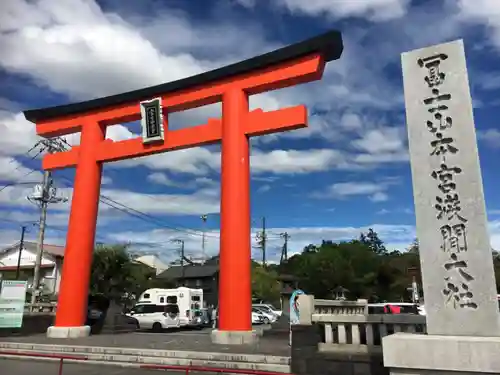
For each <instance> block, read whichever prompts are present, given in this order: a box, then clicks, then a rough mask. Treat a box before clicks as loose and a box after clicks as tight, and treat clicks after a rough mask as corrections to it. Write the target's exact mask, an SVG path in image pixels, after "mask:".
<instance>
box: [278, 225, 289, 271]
mask: <svg viewBox="0 0 500 375" xmlns="http://www.w3.org/2000/svg"><path fill="white" fill-rule="evenodd" d="M280 236H281V238H283V239H284V240H285V243H284V244H283V249H282V250H281V259H280V264H282V263H283V261H284V260H285V261H286V260H288V240H289V239H290V235H289V234H288V233H287V232H285V233H281V234H280Z"/></svg>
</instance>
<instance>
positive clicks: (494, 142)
mask: <svg viewBox="0 0 500 375" xmlns="http://www.w3.org/2000/svg"><path fill="white" fill-rule="evenodd" d="M477 138H478V140H480V141H484V142H485V143H486V144H487V145H488V146H490V147H493V148H500V131H498V130H497V129H488V130H485V131H478V132H477Z"/></svg>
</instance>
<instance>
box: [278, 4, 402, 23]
mask: <svg viewBox="0 0 500 375" xmlns="http://www.w3.org/2000/svg"><path fill="white" fill-rule="evenodd" d="M275 3H277V4H279V5H281V6H284V7H286V8H288V9H289V10H290V11H291V12H292V13H293V12H301V13H305V14H307V15H309V16H313V17H315V16H321V15H326V16H329V17H331V18H334V19H339V18H348V17H360V18H366V19H368V20H371V21H387V20H390V19H394V18H400V17H402V16H404V15H405V14H406V11H407V8H408V7H409V5H410V0H365V1H363V0H361V1H352V0H309V1H302V0H275Z"/></svg>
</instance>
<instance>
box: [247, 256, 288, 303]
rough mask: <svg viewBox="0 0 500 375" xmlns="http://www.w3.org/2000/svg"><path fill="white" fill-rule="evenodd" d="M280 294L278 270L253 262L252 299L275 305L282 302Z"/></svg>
mask: <svg viewBox="0 0 500 375" xmlns="http://www.w3.org/2000/svg"><path fill="white" fill-rule="evenodd" d="M280 293H281V283H280V282H279V281H278V273H277V272H276V270H274V269H272V268H268V267H263V266H262V265H260V264H258V263H256V262H252V297H253V298H255V299H259V300H263V301H266V302H269V303H273V304H275V303H278V302H279V300H280Z"/></svg>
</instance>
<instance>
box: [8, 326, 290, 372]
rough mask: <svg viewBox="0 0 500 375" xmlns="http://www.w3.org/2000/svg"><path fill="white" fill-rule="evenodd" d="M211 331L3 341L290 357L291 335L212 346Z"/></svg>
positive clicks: (37, 336) (20, 338) (15, 337)
mask: <svg viewBox="0 0 500 375" xmlns="http://www.w3.org/2000/svg"><path fill="white" fill-rule="evenodd" d="M210 331H211V329H205V330H202V331H198V330H194V331H193V330H181V331H170V332H164V333H152V332H133V333H121V334H107V335H106V334H101V335H95V336H89V337H83V338H78V339H49V338H47V336H46V335H45V334H40V335H32V336H10V337H1V338H0V341H15V342H26V343H38V344H55V345H84V346H112V347H125V348H143V349H160V350H162V349H163V350H186V351H200V352H225V353H242V354H267V355H277V356H286V357H288V356H290V348H289V346H288V335H278V336H273V335H270V336H264V337H261V338H260V340H259V342H258V343H257V344H256V345H236V346H225V345H216V344H213V343H212V341H211V338H210ZM2 373H3V372H2Z"/></svg>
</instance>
